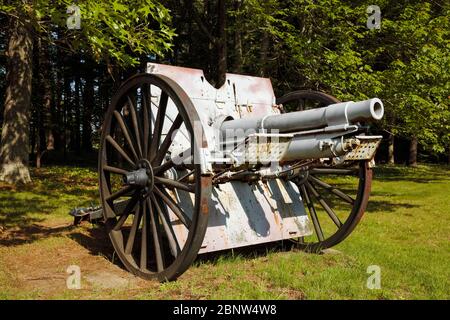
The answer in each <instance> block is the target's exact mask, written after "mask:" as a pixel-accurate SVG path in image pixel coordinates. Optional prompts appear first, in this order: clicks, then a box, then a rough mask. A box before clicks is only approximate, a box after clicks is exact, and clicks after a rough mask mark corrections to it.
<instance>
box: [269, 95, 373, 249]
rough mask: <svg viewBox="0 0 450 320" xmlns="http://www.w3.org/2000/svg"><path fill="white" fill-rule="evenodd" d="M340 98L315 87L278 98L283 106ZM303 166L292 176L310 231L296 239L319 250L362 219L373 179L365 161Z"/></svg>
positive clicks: (302, 107)
mask: <svg viewBox="0 0 450 320" xmlns="http://www.w3.org/2000/svg"><path fill="white" fill-rule="evenodd" d="M337 102H339V100H337V99H336V98H334V97H332V96H330V95H327V94H325V93H322V92H317V91H306V90H300V91H295V92H292V93H289V94H287V95H285V96H283V97H281V98H279V99H278V100H277V104H282V105H283V107H284V110H289V111H298V110H307V109H312V108H320V107H325V106H328V105H330V104H333V103H337ZM305 163H307V164H306V165H305V167H304V168H305V170H304V171H302V173H301V174H300V176H299V177H297V178H295V180H292V182H294V183H295V184H296V185H297V187H298V189H299V193H300V196H301V198H302V201H303V203H304V205H305V209H306V210H307V212H308V214H309V218H310V221H311V224H312V227H313V228H312V229H313V230H312V231H313V234H312V235H311V236H307V237H302V238H299V239H297V240H296V242H297V243H298V246H299V247H300V248H301V249H303V250H305V251H309V252H319V251H321V250H322V249H326V248H330V247H332V246H334V245H336V244H338V243H339V242H341V241H342V240H344V239H345V238H346V237H348V235H349V234H350V233H351V232H352V231H353V229H354V228H355V227H356V225H357V224H358V223H359V221H360V220H361V218H362V216H363V214H364V211H365V209H366V207H367V202H368V199H369V194H370V188H371V183H372V169H371V168H370V166H369V162H368V161H344V162H337V163H336V162H335V161H334V160H333V159H329V160H323V159H322V161H310V162H309V163H308V161H305Z"/></svg>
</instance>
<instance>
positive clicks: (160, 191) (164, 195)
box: [155, 186, 192, 229]
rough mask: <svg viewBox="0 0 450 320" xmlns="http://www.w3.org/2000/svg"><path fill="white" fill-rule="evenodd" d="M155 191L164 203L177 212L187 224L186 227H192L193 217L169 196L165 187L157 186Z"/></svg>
mask: <svg viewBox="0 0 450 320" xmlns="http://www.w3.org/2000/svg"><path fill="white" fill-rule="evenodd" d="M155 192H156V194H157V195H158V196H160V197H161V199H162V200H163V201H164V203H165V204H166V205H167V206H168V207H169V208H170V209H171V210H172V211H173V213H175V215H176V216H177V217H178V219H180V221H181V223H182V224H184V225H185V227H186V228H188V229H189V228H190V226H191V223H192V221H191V219H190V218H189V217H188V216H187V215H186V214H185V213H184V212H183V210H182V209H181V208H180V207H179V206H178V204H177V203H176V202H175V201H174V200H173V199H172V197H171V196H169V195H168V194H167V193H166V192H165V191H164V190H163V189H159V188H158V187H156V186H155Z"/></svg>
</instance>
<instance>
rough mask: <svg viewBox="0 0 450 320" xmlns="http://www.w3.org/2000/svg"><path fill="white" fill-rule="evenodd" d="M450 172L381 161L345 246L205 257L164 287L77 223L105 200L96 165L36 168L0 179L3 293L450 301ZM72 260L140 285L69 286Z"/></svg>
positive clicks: (96, 232) (73, 296)
mask: <svg viewBox="0 0 450 320" xmlns="http://www.w3.org/2000/svg"><path fill="white" fill-rule="evenodd" d="M449 173H450V170H449V167H448V166H431V165H421V166H419V167H418V168H415V169H412V168H407V167H400V166H396V167H377V168H376V169H375V177H374V182H373V185H372V196H371V199H370V204H369V207H368V209H367V212H366V215H365V216H364V218H363V220H362V221H361V223H360V224H359V225H358V227H357V228H356V229H355V231H354V232H353V233H352V235H351V236H350V237H349V238H348V239H346V240H345V241H344V242H343V243H341V244H339V245H337V246H336V247H334V249H337V250H338V252H337V253H328V254H320V255H316V254H307V253H303V252H300V251H283V250H272V249H271V250H269V252H267V254H255V255H254V256H249V255H248V254H246V255H245V256H243V255H240V254H239V253H236V252H234V253H231V252H228V253H224V254H222V255H219V256H216V258H214V259H212V258H211V259H206V260H205V259H203V260H199V261H197V262H196V263H195V264H194V266H192V267H191V268H190V269H189V270H188V271H187V272H186V273H185V274H184V275H183V276H182V277H181V278H180V279H179V280H178V281H176V282H171V283H165V284H159V283H156V282H153V281H141V280H135V279H134V278H133V277H131V276H129V275H128V273H126V272H124V271H123V270H121V269H120V268H119V267H117V266H116V265H114V264H113V263H111V262H110V261H109V260H111V257H112V255H111V248H110V245H109V243H108V239H107V237H104V236H101V235H102V230H101V229H99V228H98V227H92V226H90V225H84V226H82V227H78V228H72V227H68V226H67V225H68V224H69V223H70V217H68V216H67V212H68V211H69V210H70V209H71V208H73V207H75V206H84V205H89V204H90V202H97V175H96V173H95V170H90V169H80V168H70V167H54V168H48V169H42V170H40V171H39V172H37V171H34V172H33V177H34V180H33V181H34V182H33V184H32V185H30V186H26V187H24V188H21V189H15V188H12V187H10V186H7V185H1V184H0V299H14V298H19V299H29V298H41V299H54V298H61V299H77V298H93V299H98V298H106V299H115V298H130V299H171V298H173V299H177V298H184V299H449V298H450V271H449V270H450V241H449V240H450V200H449V199H450V176H449ZM336 183H339V184H342V185H345V183H346V182H345V181H336ZM55 224H59V225H61V224H63V226H58V225H57V226H55ZM1 230H3V231H1ZM99 235H100V236H99ZM99 237H100V238H99ZM105 248H106V249H105ZM27 264H30V265H29V266H28V265H27ZM69 264H79V265H80V266H81V268H82V269H83V270H87V271H86V272H87V273H93V272H95V271H97V269H99V271H104V270H109V271H110V272H112V273H116V274H118V275H120V277H125V278H127V277H128V278H129V279H132V280H133V281H135V282H133V284H132V285H130V286H129V287H126V288H107V289H104V288H98V287H96V286H94V285H89V284H88V283H86V284H85V285H83V289H82V290H67V289H65V287H64V284H65V277H66V276H67V275H66V273H65V269H66V267H67V266H68V265H69ZM371 265H377V266H379V267H380V268H381V289H379V290H369V289H368V288H367V287H366V281H367V278H368V276H369V274H367V268H368V266H371ZM29 270H34V271H33V275H32V276H27V275H26V273H27V272H29ZM85 275H86V274H85V273H84V274H83V281H84V279H85V278H84V276H85ZM30 277H32V278H33V279H34V280H33V281H35V282H33V281H30V280H29V278H30ZM52 277H53V278H52ZM36 278H38V279H40V278H42V279H43V280H39V281H36V280H35V279H36ZM47 278H51V279H52V280H48V281H53V282H50V284H49V283H47V282H46V280H45V279H47ZM83 283H85V282H83Z"/></svg>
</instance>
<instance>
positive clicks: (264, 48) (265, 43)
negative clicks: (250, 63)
mask: <svg viewBox="0 0 450 320" xmlns="http://www.w3.org/2000/svg"><path fill="white" fill-rule="evenodd" d="M269 40H270V39H269V35H268V34H267V32H265V31H264V34H263V38H262V44H261V57H260V66H261V67H260V70H259V74H260V76H261V77H264V76H265V75H266V70H267V59H268V51H269Z"/></svg>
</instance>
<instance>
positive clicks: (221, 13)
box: [215, 0, 227, 88]
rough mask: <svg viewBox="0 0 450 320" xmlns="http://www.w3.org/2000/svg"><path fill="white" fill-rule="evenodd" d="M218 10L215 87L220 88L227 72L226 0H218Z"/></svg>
mask: <svg viewBox="0 0 450 320" xmlns="http://www.w3.org/2000/svg"><path fill="white" fill-rule="evenodd" d="M217 10H218V17H219V20H218V25H217V28H218V29H217V31H218V32H217V34H218V37H217V41H216V51H217V74H216V81H215V82H216V88H220V87H221V86H222V85H223V84H224V83H225V80H226V79H225V78H226V73H227V30H226V28H227V10H226V1H225V0H219V1H218V4H217Z"/></svg>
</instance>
